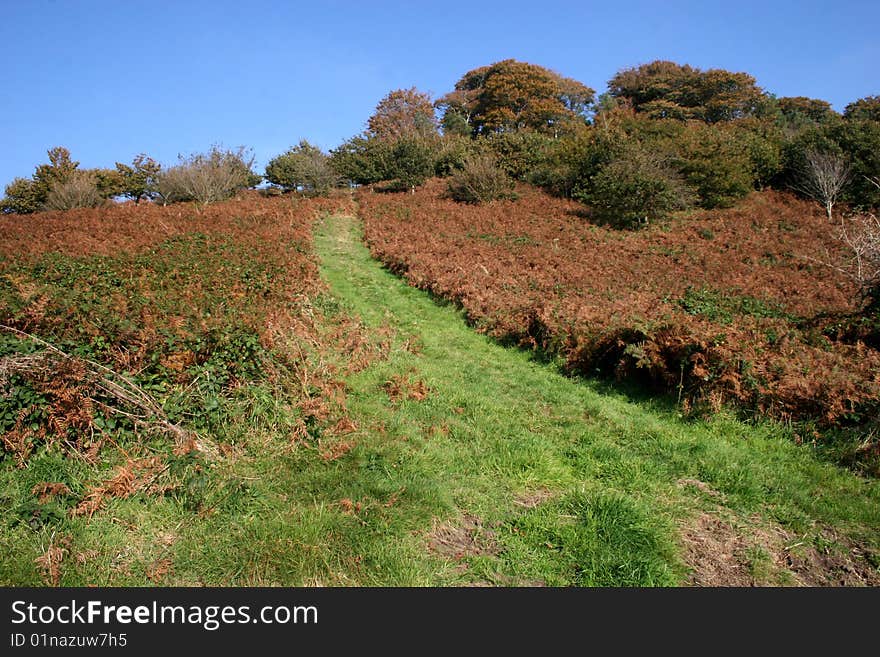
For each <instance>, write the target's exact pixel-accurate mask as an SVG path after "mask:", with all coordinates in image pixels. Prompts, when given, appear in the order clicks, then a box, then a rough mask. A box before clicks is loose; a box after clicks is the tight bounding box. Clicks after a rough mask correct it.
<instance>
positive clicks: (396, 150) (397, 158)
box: [383, 137, 434, 191]
mask: <svg viewBox="0 0 880 657" xmlns="http://www.w3.org/2000/svg"><path fill="white" fill-rule="evenodd" d="M387 167H388V168H387V169H386V171H385V172H384V175H383V180H392V181H396V182H397V183H398V184H399V185H400V186H401V187H402V188H404V189H408V190H410V191H413V190H415V188H416V187H417V186H419V185H421V184H422V183H424V182H425V180H427V179H428V178H429V177H430V176H431V175H432V174H433V173H434V149H433V145H432V143H431V142H430V141H427V140H425V139H422V138H419V137H404V138H402V139H399V140H398V141H397V142H395V144H394V146H393V147H392V148H391V153H390V154H389V158H388V162H387Z"/></svg>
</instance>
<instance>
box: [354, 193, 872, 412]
mask: <svg viewBox="0 0 880 657" xmlns="http://www.w3.org/2000/svg"><path fill="white" fill-rule="evenodd" d="M443 191H444V188H443V185H442V183H441V182H439V181H432V182H431V183H430V184H429V185H426V186H425V187H424V188H422V189H420V190H419V191H417V192H416V193H415V194H414V195H402V194H401V195H389V194H371V193H362V194H361V195H360V196H359V203H360V212H361V215H362V216H363V218H364V223H365V238H366V241H367V243H368V245H369V247H370V249H371V250H372V252H373V254H374V255H375V256H376V257H377V258H379V259H380V260H382V261H383V262H384V263H385V264H386V265H387V266H388V267H389V268H390V269H391V270H392V271H394V272H397V273H399V274H402V275H403V276H405V277H406V279H407V280H408V281H409V282H410V283H411V284H413V285H415V286H417V287H420V288H423V289H426V290H429V291H430V292H431V293H433V294H435V295H438V296H440V297H443V298H446V299H451V300H453V301H455V302H457V303H458V304H460V305H461V306H462V308H463V309H464V310H465V312H466V314H467V316H468V318H469V320H470V321H472V322H473V323H474V324H475V325H476V326H477V327H478V329H479V330H481V331H483V332H485V333H487V334H489V335H492V336H494V337H495V338H497V339H499V340H501V341H504V342H508V343H515V344H518V345H521V346H523V347H527V348H531V349H537V350H541V351H544V352H547V353H551V354H554V355H561V356H563V357H564V358H565V361H566V363H567V365H568V367H569V368H570V370H571V371H573V372H577V373H582V374H593V373H597V372H602V373H608V374H614V375H616V376H618V377H620V378H633V379H640V380H642V381H647V382H649V383H650V384H652V385H653V386H656V387H658V388H660V389H662V390H665V391H670V392H673V393H677V394H678V397H679V399H680V400H681V402H682V403H683V404H684V405H685V406H686V407H701V408H705V407H707V406H708V407H710V408H712V409H718V408H719V407H720V406H721V405H723V404H724V403H727V402H735V403H736V404H738V405H740V407H746V408H750V409H753V410H755V411H759V412H762V413H766V414H769V415H772V416H775V417H780V418H793V417H810V418H819V419H821V420H822V421H825V422H838V421H841V420H858V419H859V414H860V413H863V412H864V411H865V410H866V409H869V408H872V407H874V406H875V405H876V403H877V400H878V399H880V353H878V351H877V350H876V349H874V348H871V347H869V346H867V345H865V344H863V343H862V342H860V341H858V340H856V339H852V337H851V336H850V337H847V336H845V335H843V333H842V332H841V331H838V330H837V329H836V326H837V324H836V322H837V321H838V320H840V318H841V317H843V316H846V315H847V314H849V313H852V312H854V311H855V310H856V309H857V308H856V304H857V301H858V295H857V290H856V288H855V286H854V285H853V283H852V282H851V281H850V280H848V279H847V278H846V277H845V276H843V275H841V274H840V273H839V272H837V271H835V270H834V269H832V268H831V267H826V266H823V265H821V264H818V262H817V260H829V261H833V260H834V259H835V258H836V257H839V256H840V255H841V251H840V250H841V246H840V244H839V243H838V242H836V241H835V240H834V238H833V235H832V233H833V231H832V227H831V226H830V225H829V224H828V221H827V219H826V218H825V217H824V216H822V215H821V214H820V212H819V211H818V208H817V207H814V206H813V205H811V204H809V203H806V202H802V201H799V200H797V199H795V198H793V197H792V196H790V195H787V194H783V193H779V192H771V191H767V192H761V193H753V194H752V195H751V196H750V197H748V198H747V199H746V200H744V201H743V202H742V203H740V204H739V205H738V206H737V207H736V208H733V209H730V210H716V211H709V212H701V213H698V214H693V215H690V216H686V217H681V218H679V219H677V220H675V221H673V222H671V223H669V224H664V225H653V226H650V227H648V228H647V229H645V230H640V231H620V230H614V229H610V228H606V227H602V226H597V225H594V224H592V223H590V222H589V221H588V220H587V216H588V215H587V213H586V212H585V210H584V208H583V206H581V205H578V204H576V203H574V202H570V201H566V200H561V199H559V198H555V197H551V196H549V195H546V194H544V193H542V192H540V191H538V190H535V189H531V188H522V189H520V190H519V192H520V198H519V200H516V201H500V202H496V203H494V204H490V205H484V206H469V205H462V204H458V203H455V202H453V201H451V200H449V199H447V198H445V197H444V194H443Z"/></svg>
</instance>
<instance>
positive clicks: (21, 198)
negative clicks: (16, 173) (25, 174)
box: [0, 178, 46, 214]
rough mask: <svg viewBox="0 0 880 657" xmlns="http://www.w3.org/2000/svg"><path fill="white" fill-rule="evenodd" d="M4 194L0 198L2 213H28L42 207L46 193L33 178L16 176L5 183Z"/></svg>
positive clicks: (37, 210) (0, 210)
mask: <svg viewBox="0 0 880 657" xmlns="http://www.w3.org/2000/svg"><path fill="white" fill-rule="evenodd" d="M5 192H6V196H5V197H4V198H3V199H2V200H0V212H2V213H3V214H30V213H32V212H39V211H40V210H42V209H43V204H44V203H45V202H46V194H45V193H44V192H43V190H42V189H41V187H40V185H38V184H37V183H36V182H35V181H34V180H33V179H28V178H16V179H15V180H13V181H12V182H11V183H9V184H8V185H6V190H5Z"/></svg>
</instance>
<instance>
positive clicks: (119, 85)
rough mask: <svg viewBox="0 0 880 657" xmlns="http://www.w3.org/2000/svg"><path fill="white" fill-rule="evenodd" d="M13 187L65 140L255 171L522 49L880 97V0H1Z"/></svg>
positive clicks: (2, 118)
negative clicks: (214, 150) (399, 94)
mask: <svg viewBox="0 0 880 657" xmlns="http://www.w3.org/2000/svg"><path fill="white" fill-rule="evenodd" d="M0 9H2V14H0V62H2V84H3V90H4V98H3V101H2V102H0V124H2V130H0V185H5V184H6V183H8V182H9V181H11V180H12V178H14V177H15V176H30V175H31V174H32V173H33V169H34V166H35V165H36V164H38V163H41V162H44V161H45V160H46V150H47V149H48V148H50V147H52V146H55V145H63V146H67V147H68V148H69V149H70V150H71V151H72V153H73V156H74V158H75V159H78V160H79V161H80V162H81V163H82V165H83V166H87V167H95V166H112V165H113V162H114V161H116V160H120V161H126V162H129V161H131V158H132V157H133V156H134V155H135V154H137V153H140V152H145V153H147V154H149V155H151V156H152V157H154V158H155V159H157V160H159V161H161V162H163V163H165V164H168V163H173V162H174V161H175V160H176V158H177V155H178V153H184V154H188V153H192V152H195V151H202V150H205V149H206V148H208V147H209V146H210V145H211V144H212V143H216V142H219V143H223V144H224V145H226V146H230V147H232V146H239V145H247V146H250V147H253V149H254V151H255V154H256V156H257V164H258V169H259V171H260V172H262V167H263V166H264V165H265V163H266V162H267V161H268V160H269V159H270V158H271V157H272V156H274V155H277V154H278V153H280V152H283V151H284V150H286V149H287V148H288V147H289V146H291V145H293V144H295V143H297V142H298V141H299V140H300V139H302V138H307V139H309V140H310V141H312V142H313V143H316V144H317V145H319V146H321V147H322V148H325V149H328V148H332V147H334V146H336V145H338V144H339V143H340V142H341V141H342V140H344V139H346V138H348V137H350V136H352V135H354V134H356V133H358V132H360V131H361V130H362V129H363V127H364V123H365V121H366V119H367V118H368V117H369V115H370V113H371V112H372V110H373V108H374V107H375V105H376V103H377V102H378V101H379V100H380V99H381V98H382V96H384V95H385V94H386V93H387V92H388V91H390V90H392V89H396V88H405V87H410V86H416V87H418V88H419V89H421V90H423V91H429V92H432V93H433V94H435V95H440V94H443V93H445V92H446V91H448V90H450V89H451V88H452V86H453V85H454V84H455V82H456V80H458V78H459V77H461V75H462V74H463V73H465V72H466V71H468V70H470V69H472V68H475V67H477V66H482V65H485V64H490V63H492V62H495V61H498V60H500V59H506V58H515V59H519V60H522V61H529V62H532V63H535V64H540V65H542V66H546V67H548V68H552V69H554V70H556V71H558V72H559V73H561V74H563V75H566V76H568V77H573V78H575V79H578V80H580V81H582V82H584V83H586V84H588V85H589V86H591V87H593V88H595V89H596V90H598V91H600V92H601V91H604V90H605V86H606V83H607V81H608V79H609V78H610V77H611V76H612V75H614V73H615V72H616V71H618V70H619V69H621V68H626V67H629V66H634V65H638V64H641V63H645V62H649V61H652V60H654V59H670V60H673V61H677V62H679V63H687V64H691V65H693V66H698V67H700V68H712V67H720V68H726V69H730V70H734V71H746V72H748V73H750V74H752V75H753V76H755V77H756V78H757V81H758V84H759V85H760V86H762V87H763V88H764V89H766V90H768V91H770V92H772V93H775V94H776V95H778V96H797V95H803V96H811V97H814V98H822V99H824V100H827V101H829V102H831V103H832V105H834V107H835V108H836V109H838V110H842V109H843V107H844V106H845V105H846V104H847V103H849V102H851V101H853V100H855V99H857V98H860V97H864V96H867V95H876V94H880V38H878V27H880V2H878V1H877V0H872V1H871V0H865V1H861V0H840V1H837V2H833V1H828V0H825V1H821V2H817V1H813V0H803V1H788V0H786V1H784V2H773V1H772V0H767V1H765V2H753V1H751V0H749V1H740V2H728V3H717V2H713V1H711V0H702V1H692V2H677V1H675V0H668V1H664V2H658V1H654V0H651V1H648V0H630V1H628V2H613V1H612V2H609V1H608V0H603V1H602V2H517V1H513V0H511V1H508V2H495V1H494V0H482V1H481V0H477V1H475V2H473V3H470V2H459V1H458V0H441V1H439V2H433V3H427V2H418V1H413V2H381V1H373V2H319V1H317V0H313V1H312V2H284V1H281V0H276V1H274V2H262V1H259V0H251V1H248V0H237V1H229V0H210V1H208V0H202V1H192V2H187V1H186V0H179V1H178V2H174V1H168V0H152V1H151V2H134V1H131V2H129V1H128V0H0Z"/></svg>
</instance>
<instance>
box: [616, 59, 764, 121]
mask: <svg viewBox="0 0 880 657" xmlns="http://www.w3.org/2000/svg"><path fill="white" fill-rule="evenodd" d="M608 89H609V91H610V93H611V94H612V95H613V96H615V97H617V98H622V99H625V100H626V101H627V102H629V103H630V104H631V105H632V107H633V109H635V111H637V112H643V113H646V114H648V115H649V116H651V117H652V118H671V119H698V120H701V121H705V122H707V123H716V122H718V121H730V120H733V119H738V118H743V117H746V116H753V115H755V114H756V113H758V111H759V110H760V108H761V107H762V105H763V104H764V103H765V102H766V96H765V95H764V92H763V91H762V90H761V88H760V87H758V86H757V85H756V84H755V79H754V78H753V77H752V76H751V75H749V74H747V73H733V72H731V71H725V70H723V69H709V70H707V71H702V70H700V69H698V68H694V67H692V66H688V65H687V64H684V65H682V64H676V63H675V62H667V61H655V62H651V63H650V64H643V65H642V66H638V67H636V68H629V69H625V70H623V71H621V72H619V73H618V74H617V75H615V76H614V77H613V78H611V80H610V81H609V83H608Z"/></svg>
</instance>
